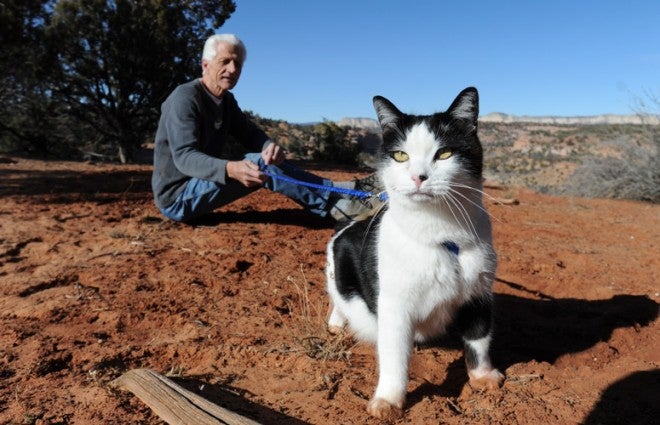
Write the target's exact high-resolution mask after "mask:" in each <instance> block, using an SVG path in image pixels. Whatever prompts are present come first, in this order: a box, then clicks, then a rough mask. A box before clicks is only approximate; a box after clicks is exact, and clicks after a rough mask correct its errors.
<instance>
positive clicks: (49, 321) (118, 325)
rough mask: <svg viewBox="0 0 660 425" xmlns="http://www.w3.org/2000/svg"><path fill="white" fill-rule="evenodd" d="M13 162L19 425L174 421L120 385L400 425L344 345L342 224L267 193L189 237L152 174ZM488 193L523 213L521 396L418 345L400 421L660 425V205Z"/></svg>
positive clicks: (357, 349)
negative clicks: (126, 378)
mask: <svg viewBox="0 0 660 425" xmlns="http://www.w3.org/2000/svg"><path fill="white" fill-rule="evenodd" d="M3 162H4V163H2V164H0V176H1V179H2V180H0V181H1V183H0V199H1V200H2V201H1V203H0V282H1V283H0V320H1V321H2V322H1V323H2V326H1V327H0V423H2V424H69V423H75V424H97V423H98V424H129V423H130V424H158V423H162V421H161V420H160V419H159V418H158V417H157V416H156V415H155V414H153V413H152V412H151V411H150V409H149V408H147V407H146V406H145V405H144V404H143V403H142V402H141V401H140V400H139V399H137V398H136V397H135V396H133V395H132V394H130V393H126V392H120V391H118V390H115V389H113V388H111V387H110V386H109V385H108V383H109V382H110V381H111V380H113V379H114V378H116V377H118V376H119V375H121V374H122V373H123V372H125V371H128V370H130V369H133V368H151V369H153V370H155V371H157V372H160V373H163V374H169V375H171V376H172V379H174V380H176V381H177V382H179V383H180V384H182V385H183V386H185V387H187V388H190V389H192V390H193V391H196V392H198V393H199V394H201V395H202V396H204V397H206V398H207V399H209V400H211V401H213V402H215V403H217V404H220V405H222V406H225V407H228V408H230V409H232V410H234V411H236V412H238V413H241V414H243V415H245V416H249V417H251V418H253V419H255V420H257V421H259V422H262V423H266V424H275V423H276V424H294V425H298V424H329V423H332V424H334V423H336V424H348V423H350V424H376V423H380V422H379V421H377V420H375V419H371V418H369V417H368V415H367V414H366V411H365V406H366V403H367V400H368V398H369V397H370V395H371V393H372V391H373V389H374V386H375V383H376V379H377V376H376V373H375V370H376V369H375V358H374V351H373V349H372V347H370V346H368V345H353V343H352V342H351V341H350V338H348V337H343V338H342V337H331V336H329V335H328V334H327V333H326V330H325V328H324V318H325V314H326V312H327V297H326V296H325V289H324V273H323V269H324V264H325V245H326V242H327V241H328V239H329V238H330V236H331V235H332V233H333V230H332V226H331V224H329V223H328V222H325V221H322V220H318V219H315V218H314V217H311V216H310V215H308V214H306V213H305V212H304V211H303V210H301V209H300V208H299V207H298V206H297V205H296V204H294V203H292V202H290V201H289V200H287V199H284V198H282V197H280V196H278V195H275V194H272V193H267V192H266V191H259V192H257V193H255V194H253V195H251V196H250V197H248V198H246V199H244V200H241V201H240V202H237V203H235V204H233V205H231V206H229V207H227V208H224V209H221V210H218V211H217V213H215V214H213V215H212V216H210V217H209V218H208V219H206V220H204V221H203V222H199V223H197V224H195V225H183V224H176V223H172V222H169V221H166V220H163V219H162V218H161V216H160V215H159V213H158V212H157V210H156V209H155V207H154V206H153V203H152V199H151V194H150V190H149V178H150V167H149V166H138V165H135V166H118V165H94V164H83V163H70V162H48V161H37V160H27V159H22V158H5V160H4V161H3ZM316 172H318V173H319V174H323V175H325V176H328V177H330V178H333V179H346V178H350V177H353V176H355V175H357V174H358V173H355V174H353V173H350V172H340V171H329V170H319V169H316ZM488 193H489V194H490V195H491V196H493V197H495V198H515V199H516V200H517V201H518V204H510V205H504V204H502V203H497V202H495V201H493V200H490V201H488V202H487V206H488V209H489V211H490V213H491V214H492V216H493V221H494V229H495V243H496V248H497V251H498V253H499V259H500V263H499V268H498V273H497V281H496V283H495V287H494V289H495V292H496V303H497V309H496V315H495V316H496V317H495V319H496V337H495V345H494V349H493V357H494V361H495V362H496V364H497V365H498V366H499V368H500V369H501V370H502V371H503V372H505V373H506V381H505V383H504V386H503V387H502V388H501V389H500V390H497V391H494V392H487V393H479V392H476V391H473V390H472V389H471V388H470V387H469V386H468V385H466V381H467V377H466V372H465V367H464V364H463V357H462V351H461V349H460V345H459V344H458V342H457V340H456V338H455V337H453V336H450V337H447V338H445V339H443V340H441V341H438V342H437V343H436V344H432V345H430V346H425V347H418V348H416V349H415V352H414V354H413V359H412V363H411V368H410V382H409V386H408V390H409V394H408V399H407V403H406V406H405V417H404V419H402V420H400V421H398V422H397V423H406V424H438V423H443V424H445V423H446V424H467V423H470V424H545V423H548V424H550V423H553V424H554V423H557V424H574V423H587V424H605V423H612V424H615V423H616V424H619V423H621V424H622V423H626V424H651V423H658V422H657V421H658V417H660V411H659V409H658V400H660V372H659V369H658V365H659V364H660V349H659V347H658V322H657V320H656V319H657V315H658V298H659V296H660V294H659V291H660V288H659V287H658V281H657V279H658V276H659V275H660V273H659V272H660V267H659V257H658V252H659V248H658V243H659V242H660V221H659V218H660V207H659V206H658V205H650V204H644V203H637V202H627V201H612V200H589V199H579V198H561V197H552V196H545V195H540V194H537V193H533V192H531V191H528V190H525V189H515V188H514V189H498V188H491V189H488Z"/></svg>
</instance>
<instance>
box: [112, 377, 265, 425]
mask: <svg viewBox="0 0 660 425" xmlns="http://www.w3.org/2000/svg"><path fill="white" fill-rule="evenodd" d="M110 384H111V385H112V386H114V387H116V388H119V389H123V390H126V391H130V392H132V393H133V394H135V395H136V396H137V397H138V398H139V399H140V400H142V401H143V402H144V403H145V404H146V405H147V406H149V408H151V410H153V411H154V413H156V415H158V416H159V417H160V418H161V419H162V420H164V421H165V422H167V423H168V424H170V425H190V424H196V425H218V424H220V425H222V424H226V425H259V423H258V422H255V421H253V420H252V419H248V418H246V417H244V416H241V415H239V414H238V413H234V412H232V411H231V410H227V409H225V408H223V407H220V406H218V405H217V404H214V403H211V402H210V401H208V400H206V399H205V398H203V397H200V396H198V395H197V394H195V393H193V392H191V391H188V390H186V389H185V388H183V387H181V386H180V385H177V384H176V383H174V382H173V381H171V380H169V379H167V378H166V377H164V376H163V375H161V374H159V373H156V372H154V371H152V370H149V369H133V370H130V371H128V372H126V373H125V374H123V375H122V376H120V377H119V378H117V379H115V380H114V381H112V382H111V383H110Z"/></svg>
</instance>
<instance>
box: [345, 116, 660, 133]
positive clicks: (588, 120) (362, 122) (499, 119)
mask: <svg viewBox="0 0 660 425" xmlns="http://www.w3.org/2000/svg"><path fill="white" fill-rule="evenodd" d="M479 121H481V122H489V123H504V124H513V123H537V124H555V125H595V124H607V125H617V124H647V125H660V115H646V114H641V115H615V114H602V115H593V116H580V117H560V116H545V117H543V116H541V117H533V116H528V115H511V114H504V113H502V112H493V113H490V114H486V115H482V116H481V117H479ZM336 124H337V125H338V126H341V127H352V128H360V129H365V130H374V131H378V130H380V126H379V124H378V121H376V120H375V119H372V118H342V119H341V120H339V121H337V123H336Z"/></svg>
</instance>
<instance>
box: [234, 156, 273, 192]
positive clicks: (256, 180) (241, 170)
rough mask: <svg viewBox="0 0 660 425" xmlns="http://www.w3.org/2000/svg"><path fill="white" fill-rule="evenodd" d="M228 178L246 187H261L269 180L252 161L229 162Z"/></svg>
mask: <svg viewBox="0 0 660 425" xmlns="http://www.w3.org/2000/svg"><path fill="white" fill-rule="evenodd" d="M227 177H229V178H230V179H234V180H236V181H238V182H240V183H241V184H243V186H246V187H254V186H261V185H262V184H264V182H265V181H266V180H268V176H266V175H265V174H264V173H262V172H261V171H259V166H258V165H257V164H255V163H254V162H251V161H229V162H227Z"/></svg>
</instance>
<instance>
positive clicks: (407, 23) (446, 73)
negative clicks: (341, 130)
mask: <svg viewBox="0 0 660 425" xmlns="http://www.w3.org/2000/svg"><path fill="white" fill-rule="evenodd" d="M236 5H237V7H236V12H234V14H233V15H232V16H231V17H230V19H229V20H228V21H227V22H226V23H225V24H224V26H223V27H222V28H220V30H219V31H218V32H229V33H235V34H237V35H238V36H239V37H240V38H241V39H242V40H243V41H244V42H245V44H246V46H247V49H248V58H247V62H246V64H245V67H244V69H243V75H242V77H241V80H240V81H239V83H238V85H237V86H236V87H235V88H234V90H233V92H234V93H235V95H236V97H237V99H238V102H239V104H240V106H241V107H242V108H243V109H244V110H250V111H253V112H255V113H257V114H259V115H261V116H262V117H266V118H273V119H283V120H286V121H289V122H296V123H302V122H315V121H321V120H332V121H336V120H339V119H341V118H344V117H367V118H375V114H374V112H373V107H372V103H371V99H372V98H373V96H374V95H377V94H378V95H382V96H385V97H387V98H388V99H390V100H391V101H392V102H394V104H396V105H397V106H398V107H399V108H400V109H401V110H402V111H404V112H410V113H419V114H427V113H432V112H436V111H441V110H445V109H446V108H447V107H448V106H449V104H450V103H451V101H452V100H453V99H454V97H455V96H456V95H457V94H458V93H459V92H460V91H461V90H462V89H463V88H465V87H467V86H475V87H477V88H478V89H479V93H480V100H481V108H480V110H481V114H482V115H484V114H488V113H491V112H504V113H508V114H515V115H533V116H539V115H558V116H577V115H581V116H582V115H597V114H604V113H615V114H631V113H633V112H634V105H635V99H636V98H638V97H642V98H644V97H645V94H644V93H645V92H649V91H650V92H652V93H657V94H659V95H660V1H658V0H645V1H637V0H626V1H603V0H601V1H580V0H572V1H565V0H553V1H541V0H538V1H537V0H527V1H506V0H501V1H485V0H484V1H455V0H454V1H442V0H420V1H415V0H392V1H388V0H364V1H361V0H333V1H328V0H326V1H317V0H281V1H272V0H236ZM200 50H201V48H200Z"/></svg>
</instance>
